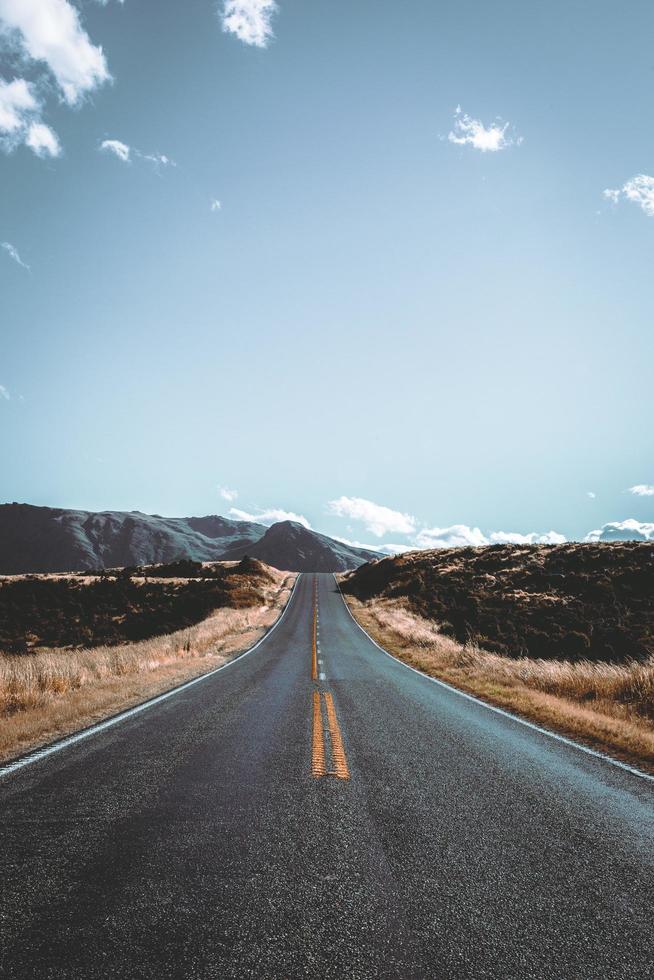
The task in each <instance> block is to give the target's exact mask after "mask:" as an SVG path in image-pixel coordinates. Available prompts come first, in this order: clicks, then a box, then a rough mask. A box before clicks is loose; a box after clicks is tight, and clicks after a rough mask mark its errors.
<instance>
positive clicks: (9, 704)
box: [0, 569, 296, 759]
mask: <svg viewBox="0 0 654 980" xmlns="http://www.w3.org/2000/svg"><path fill="white" fill-rule="evenodd" d="M270 574H271V575H272V576H273V581H272V582H271V583H270V585H266V586H263V587H262V597H263V602H262V604H261V605H258V606H253V607H251V608H247V609H229V608H223V609H218V610H216V612H215V613H213V614H212V615H211V616H209V617H208V618H207V619H205V620H203V621H202V622H201V623H198V624H197V625H196V626H191V627H189V628H187V629H183V630H178V631H177V632H175V633H170V634H167V635H164V636H156V637H153V638H151V639H149V640H143V641H141V642H138V643H125V644H122V645H121V646H111V647H95V648H93V649H91V650H74V651H71V650H55V649H52V650H39V651H38V652H37V653H31V654H24V655H20V656H0V759H7V758H12V757H15V756H17V755H20V754H21V753H23V752H25V751H27V750H28V749H32V748H35V747H37V746H39V745H44V744H47V743H48V742H50V741H52V740H53V739H55V738H59V737H61V736H64V735H68V734H70V733H71V732H73V731H77V730H78V729H80V728H84V727H86V726H87V725H90V724H93V723H94V722H96V721H99V720H100V719H101V718H106V717H108V716H109V715H112V714H115V713H116V712H118V711H121V710H123V709H124V708H128V707H131V706H132V705H134V704H138V703H139V702H141V701H144V700H146V699H147V698H149V697H152V696H154V695H155V694H159V693H161V692H162V691H164V690H167V689H168V688H171V687H174V686H175V685H176V684H180V683H182V682H183V681H185V680H188V679H190V678H191V677H195V676H198V675H199V674H203V673H206V672H207V671H209V670H213V669H214V668H215V667H218V666H220V665H221V664H222V663H225V662H226V661H227V660H229V659H231V658H232V657H233V656H235V655H236V654H237V653H240V652H241V651H243V650H246V649H247V648H248V647H250V646H252V644H253V643H255V642H256V641H257V640H258V639H259V638H260V637H261V636H262V635H263V634H264V632H265V631H266V629H268V628H270V626H272V624H273V623H274V622H275V620H276V619H277V617H278V616H279V615H280V613H281V611H282V609H283V608H284V606H285V605H286V602H287V601H288V598H289V595H290V592H291V589H292V587H293V583H294V581H295V578H296V576H295V575H294V574H288V573H285V572H277V571H276V570H274V569H271V570H270Z"/></svg>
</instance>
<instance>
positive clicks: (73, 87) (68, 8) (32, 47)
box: [0, 0, 111, 105]
mask: <svg viewBox="0 0 654 980" xmlns="http://www.w3.org/2000/svg"><path fill="white" fill-rule="evenodd" d="M0 23H1V26H2V28H3V34H4V37H5V43H6V44H8V45H10V46H11V47H14V48H18V50H19V51H20V53H21V54H22V55H23V56H26V57H27V58H28V59H29V60H31V61H34V62H42V63H44V64H45V65H47V67H48V68H49V70H50V71H51V72H52V74H53V75H54V77H55V79H56V81H57V84H58V85H59V88H60V89H61V92H62V93H63V96H64V99H65V101H66V102H67V103H68V104H69V105H75V104H76V103H78V102H79V101H80V99H82V98H83V96H84V95H86V94H87V93H89V92H91V91H92V90H93V89H95V88H96V87H97V86H98V85H102V84H103V83H104V82H107V81H109V80H110V78H111V76H110V74H109V70H108V68H107V63H106V61H105V57H104V54H103V53H102V48H100V47H96V46H95V45H94V44H92V43H91V41H90V39H89V36H88V34H87V33H86V31H85V30H84V28H83V27H82V25H81V23H80V19H79V14H78V12H77V10H76V9H75V8H74V7H73V6H72V4H70V3H69V2H68V0H0Z"/></svg>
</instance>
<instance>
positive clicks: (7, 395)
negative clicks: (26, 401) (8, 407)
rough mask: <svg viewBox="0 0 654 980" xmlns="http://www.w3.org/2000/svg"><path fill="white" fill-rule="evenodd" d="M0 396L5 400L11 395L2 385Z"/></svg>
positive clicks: (9, 398)
mask: <svg viewBox="0 0 654 980" xmlns="http://www.w3.org/2000/svg"><path fill="white" fill-rule="evenodd" d="M0 398H4V400H5V401H6V402H8V401H10V400H11V395H10V394H9V390H8V389H7V388H5V386H4V385H0Z"/></svg>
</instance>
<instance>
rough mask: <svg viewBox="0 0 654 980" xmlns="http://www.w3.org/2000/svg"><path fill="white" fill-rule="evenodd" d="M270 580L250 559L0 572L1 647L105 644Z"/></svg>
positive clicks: (161, 627)
mask: <svg viewBox="0 0 654 980" xmlns="http://www.w3.org/2000/svg"><path fill="white" fill-rule="evenodd" d="M145 575H148V576H149V577H148V578H145V577H144V576H145ZM153 579H154V580H153ZM271 581H272V579H271V575H270V570H268V569H267V568H266V566H265V565H263V564H261V562H257V561H253V560H248V559H244V560H243V561H241V562H240V563H239V564H237V565H234V566H224V565H213V566H210V567H207V566H203V565H202V564H200V563H199V562H191V561H184V562H175V563H172V564H169V565H157V566H152V567H149V568H132V569H123V570H120V571H118V572H114V573H113V574H112V573H103V574H102V575H99V576H96V577H90V578H89V577H84V578H81V577H77V578H73V577H53V576H29V577H26V578H17V579H11V578H10V579H5V580H0V651H2V650H4V651H5V652H9V653H27V652H28V651H29V650H30V649H33V648H35V647H42V646H47V647H64V646H74V647H75V646H84V647H93V646H100V645H105V646H106V645H113V644H116V643H122V642H125V641H135V640H144V639H147V638H148V637H151V636H158V635H161V634H164V633H172V632H174V631H175V630H179V629H182V628H184V627H187V626H191V625H193V624H194V623H199V622H200V620H202V619H204V618H205V617H206V616H207V615H208V614H209V613H210V612H212V611H213V610H214V609H221V608H223V607H225V606H229V607H230V608H232V609H243V608H248V607H251V606H254V605H257V604H258V603H259V602H260V601H261V590H262V587H263V586H264V585H269V584H270V582H271Z"/></svg>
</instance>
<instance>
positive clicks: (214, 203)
mask: <svg viewBox="0 0 654 980" xmlns="http://www.w3.org/2000/svg"><path fill="white" fill-rule="evenodd" d="M209 208H210V210H211V211H221V210H222V204H221V203H220V201H219V200H218V198H217V197H214V198H212V200H211V204H210V205H209Z"/></svg>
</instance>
